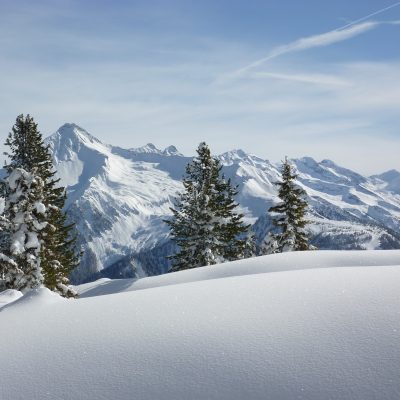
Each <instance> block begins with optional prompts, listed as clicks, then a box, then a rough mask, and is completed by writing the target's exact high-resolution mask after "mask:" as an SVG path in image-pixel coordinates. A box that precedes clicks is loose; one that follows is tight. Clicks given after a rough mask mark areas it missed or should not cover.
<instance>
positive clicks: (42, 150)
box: [3, 115, 78, 297]
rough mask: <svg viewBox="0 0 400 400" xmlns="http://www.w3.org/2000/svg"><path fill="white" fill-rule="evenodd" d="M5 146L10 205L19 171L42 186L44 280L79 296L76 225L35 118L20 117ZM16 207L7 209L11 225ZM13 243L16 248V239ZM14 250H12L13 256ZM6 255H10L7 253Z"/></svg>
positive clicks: (63, 292) (65, 293)
mask: <svg viewBox="0 0 400 400" xmlns="http://www.w3.org/2000/svg"><path fill="white" fill-rule="evenodd" d="M5 144H6V145H7V146H9V147H10V149H11V152H10V154H8V153H6V155H8V156H9V159H10V162H9V164H7V165H6V166H5V168H6V171H7V175H8V177H7V178H6V179H5V198H6V204H7V201H9V202H10V204H11V203H12V198H13V193H12V191H13V188H12V184H11V181H10V178H11V177H12V175H13V174H14V173H15V171H23V172H21V173H23V174H25V175H26V176H30V177H31V179H32V181H33V182H36V185H37V182H40V183H41V202H40V204H41V205H42V206H41V213H40V218H41V221H40V223H42V224H43V225H40V226H41V229H40V232H36V234H37V240H38V243H39V247H38V249H40V250H39V253H38V254H37V255H36V257H37V259H38V260H39V261H38V265H39V264H40V273H41V274H42V278H41V281H43V284H44V285H45V286H46V287H48V288H49V289H51V290H53V291H55V292H58V293H59V294H61V295H62V296H65V297H72V296H75V295H76V293H75V292H74V291H73V290H72V289H71V288H70V287H69V286H68V283H69V280H68V276H69V273H70V272H71V271H72V269H73V268H75V266H76V265H77V264H78V256H77V254H76V251H75V239H74V238H73V237H72V238H71V231H72V229H73V225H67V224H66V214H65V213H64V212H63V207H64V203H65V190H64V188H63V187H60V186H59V185H58V183H59V180H58V179H55V177H54V176H55V173H56V172H55V170H54V168H53V163H52V159H51V156H50V153H49V149H48V147H47V146H45V144H44V142H43V138H42V135H41V134H40V132H39V131H38V128H37V124H36V123H35V122H34V120H33V118H32V117H30V116H29V115H27V116H26V117H24V116H23V115H20V116H18V117H17V120H16V123H15V125H14V126H13V128H12V132H10V134H9V136H8V138H7V140H6V143H5ZM30 189H32V187H30ZM36 203H37V201H36ZM29 207H30V206H29ZM29 207H28V209H29ZM14 208H15V205H14V206H9V207H6V208H5V213H4V218H5V219H6V220H9V221H10V222H11V224H15V216H14V214H13V212H14V211H13V209H14ZM37 213H38V210H37ZM30 229H31V227H29V229H28V230H27V236H26V237H25V239H21V241H22V242H21V243H23V241H24V240H25V244H24V248H25V252H26V241H27V240H28V239H27V237H28V236H29V234H30V232H31V230H30ZM9 244H10V246H11V247H12V238H11V241H9ZM11 247H10V248H9V251H8V252H9V253H10V255H12V250H11ZM3 253H4V254H5V255H6V256H7V250H6V251H5V252H4V251H3ZM15 261H16V263H17V265H18V268H21V265H20V264H19V262H18V260H15ZM6 267H7V266H6ZM6 267H5V268H6ZM21 269H22V268H21ZM9 270H10V268H9ZM22 270H23V269H22ZM23 273H25V272H24V270H23ZM9 285H10V284H9Z"/></svg>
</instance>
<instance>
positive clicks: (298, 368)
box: [0, 251, 400, 400]
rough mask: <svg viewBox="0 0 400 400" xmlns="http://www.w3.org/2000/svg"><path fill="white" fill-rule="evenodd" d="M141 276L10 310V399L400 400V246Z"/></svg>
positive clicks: (5, 365)
mask: <svg viewBox="0 0 400 400" xmlns="http://www.w3.org/2000/svg"><path fill="white" fill-rule="evenodd" d="M278 271H279V272H278ZM140 281H141V280H139V281H137V283H136V286H135V283H134V282H132V281H130V280H121V281H119V282H116V283H115V285H114V286H113V285H112V284H113V283H112V282H109V281H106V280H103V281H100V282H95V283H91V284H88V285H92V286H91V287H89V286H88V285H84V286H81V287H79V288H78V289H79V290H80V291H81V292H82V294H83V296H85V295H86V296H89V295H94V297H82V298H81V299H79V300H65V299H61V298H59V297H58V296H57V295H55V294H53V293H51V292H49V291H48V290H45V289H39V290H36V291H31V292H29V293H28V294H26V295H25V296H24V297H22V298H21V299H19V300H17V301H16V302H14V303H11V304H9V305H8V306H6V307H5V308H3V310H2V312H0V326H1V327H2V340H1V341H0V354H1V363H0V398H1V399H2V400H22V399H23V400H25V399H27V398H29V399H32V400H36V399H37V400H39V399H40V400H50V399H51V400H53V399H77V400H81V399H82V400H93V399H96V400H109V399H118V400H125V399H126V400H128V399H129V400H131V399H133V398H134V399H140V400H141V399H149V400H150V399H151V400H154V399H165V400H169V399H171V400H176V399H208V400H210V399H222V400H225V399H226V400H235V399H238V400H239V399H249V400H250V399H263V400H264V399H274V400H275V399H279V400H292V399H307V400H321V399H346V400H347V399H351V400H356V399H357V400H372V399H381V400H386V399H387V400H389V399H390V400H394V399H398V398H400V342H399V337H400V336H399V332H400V313H399V309H400V296H399V293H400V252H399V251H386V252H382V251H381V252H379V251H364V252H348V253H347V252H331V251H327V252H322V251H315V252H306V253H298V254H295V253H291V254H289V253H288V254H278V255H271V256H264V257H259V258H257V259H252V260H241V261H237V262H233V263H227V264H223V265H216V266H212V267H205V268H199V269H196V270H190V271H183V272H176V273H172V274H168V275H165V276H160V277H152V278H145V279H143V280H142V281H143V282H144V283H143V284H140ZM135 289H142V290H135ZM96 290H97V293H96V292H95V291H96ZM124 290H128V291H126V292H124ZM96 294H97V296H95V295H96ZM105 294H108V295H105Z"/></svg>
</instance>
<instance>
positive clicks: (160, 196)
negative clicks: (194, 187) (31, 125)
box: [46, 124, 400, 283]
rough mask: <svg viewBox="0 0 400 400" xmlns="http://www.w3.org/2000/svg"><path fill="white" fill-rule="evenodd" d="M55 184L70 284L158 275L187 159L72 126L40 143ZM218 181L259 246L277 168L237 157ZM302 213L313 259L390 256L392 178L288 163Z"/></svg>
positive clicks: (399, 201) (393, 243) (397, 226)
mask: <svg viewBox="0 0 400 400" xmlns="http://www.w3.org/2000/svg"><path fill="white" fill-rule="evenodd" d="M46 143H47V144H48V145H49V148H50V150H51V153H52V156H53V161H54V165H55V168H56V169H57V173H58V176H59V178H60V179H61V184H62V185H63V186H65V187H66V188H67V193H68V198H67V203H66V211H67V213H68V217H69V219H70V221H73V222H75V223H76V232H77V235H78V241H79V244H80V245H81V246H82V249H83V251H84V253H83V257H82V260H81V263H80V266H79V267H78V268H77V269H76V270H75V271H74V273H73V275H72V277H71V278H72V281H73V282H74V283H82V282H87V281H90V280H93V279H95V278H98V277H104V276H105V277H111V278H116V277H142V276H147V275H157V274H161V273H165V272H166V271H167V270H168V267H169V265H168V261H167V259H166V256H167V255H169V254H171V253H172V252H173V251H174V244H173V243H172V242H171V241H170V239H169V237H168V227H167V225H166V224H165V222H164V221H163V220H164V219H165V218H168V216H170V215H171V211H170V207H172V206H173V201H174V198H175V197H176V194H177V193H178V192H179V191H181V190H182V188H183V186H182V183H181V178H182V176H183V175H184V171H185V166H186V165H187V163H188V162H190V161H191V159H192V157H186V156H184V155H182V154H181V153H180V152H179V151H178V150H177V149H176V147H175V146H169V147H167V148H166V149H164V150H160V149H157V148H156V147H155V146H154V145H153V144H151V143H149V144H147V145H145V146H143V147H139V148H131V149H123V148H120V147H117V146H112V145H109V144H104V143H102V142H101V141H100V140H98V139H97V138H96V137H94V136H92V135H91V134H89V133H88V132H87V131H85V130H84V129H82V128H80V127H79V126H78V125H75V124H65V125H63V126H62V127H61V128H59V129H58V131H57V132H56V133H54V134H53V135H51V136H49V137H48V138H47V139H46ZM217 157H218V159H219V160H220V161H221V163H222V165H223V173H224V175H225V176H226V177H229V178H231V179H232V182H233V183H234V184H236V185H238V188H239V194H238V196H237V199H236V200H237V201H238V203H239V204H240V209H241V211H242V212H243V213H244V215H245V219H246V222H248V223H251V224H253V230H254V231H255V232H256V237H257V240H258V241H259V242H260V241H262V239H263V238H264V237H265V234H266V233H267V231H268V230H269V229H271V220H270V217H269V216H268V214H267V213H266V210H267V209H268V208H269V207H270V206H271V205H272V204H274V203H276V202H277V201H278V197H277V189H276V186H275V185H274V182H276V181H277V180H279V178H280V173H279V169H280V164H274V163H271V162H269V161H268V160H264V159H262V158H260V157H257V156H255V155H253V154H248V153H246V152H244V151H243V150H232V151H229V152H226V153H224V154H221V155H219V156H217ZM291 162H292V164H293V165H294V167H295V168H296V170H297V173H298V174H299V178H298V183H299V185H300V186H301V187H302V188H303V189H304V190H305V191H306V193H307V198H308V199H307V200H308V202H309V205H310V211H309V216H308V219H309V221H310V224H309V230H310V235H311V238H312V243H313V244H314V245H315V246H317V247H318V248H319V249H343V250H345V249H394V248H397V249H398V248H400V173H399V172H398V171H395V170H392V171H388V172H385V173H383V174H381V175H374V176H371V177H365V176H362V175H360V174H358V173H356V172H354V171H351V170H349V169H346V168H343V167H340V166H338V165H336V164H335V163H334V162H333V161H330V160H323V161H321V162H317V161H315V160H314V159H312V158H310V157H304V158H300V159H292V160H291Z"/></svg>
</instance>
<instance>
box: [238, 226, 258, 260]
mask: <svg viewBox="0 0 400 400" xmlns="http://www.w3.org/2000/svg"><path fill="white" fill-rule="evenodd" d="M256 255H257V243H256V235H255V232H254V231H253V230H251V229H249V231H248V233H247V235H246V237H245V243H244V248H243V255H242V257H241V258H251V257H255V256H256Z"/></svg>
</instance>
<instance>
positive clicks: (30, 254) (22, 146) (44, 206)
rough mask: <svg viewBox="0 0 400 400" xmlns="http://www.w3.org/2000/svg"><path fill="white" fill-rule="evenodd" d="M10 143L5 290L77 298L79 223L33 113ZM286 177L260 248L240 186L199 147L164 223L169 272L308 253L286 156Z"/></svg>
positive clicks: (300, 193)
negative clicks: (73, 282)
mask: <svg viewBox="0 0 400 400" xmlns="http://www.w3.org/2000/svg"><path fill="white" fill-rule="evenodd" d="M5 145H6V146H8V147H9V149H10V152H9V153H5V155H7V156H8V163H6V164H5V166H4V170H5V177H4V178H3V179H2V180H1V181H0V191H1V193H0V195H1V198H2V199H3V200H4V204H3V211H2V213H1V215H0V284H2V285H3V287H5V288H8V289H16V290H20V291H22V292H25V291H27V290H30V289H34V288H38V287H40V286H45V287H47V288H49V289H50V290H52V291H54V292H57V293H59V294H60V295H61V296H64V297H76V296H77V293H76V292H75V291H74V289H73V288H72V287H71V286H70V284H69V275H70V273H71V272H72V270H73V269H74V268H75V267H76V266H78V264H79V259H80V256H81V254H80V252H79V251H78V250H77V246H76V236H75V235H74V224H72V223H68V222H67V214H66V212H65V210H64V205H65V201H66V191H65V188H64V187H62V186H60V185H59V179H56V178H55V175H56V170H55V168H54V166H53V163H52V158H51V153H50V149H49V147H48V146H46V145H45V143H44V141H43V137H42V135H41V133H40V132H39V130H38V126H37V124H36V123H35V122H34V120H33V118H32V117H31V116H30V115H27V116H24V115H19V116H18V117H17V119H16V122H15V124H14V126H13V127H12V130H11V132H10V133H9V135H8V138H7V140H6V142H5ZM281 172H282V180H281V181H279V182H276V185H277V187H278V196H279V198H280V202H279V203H278V204H277V205H275V206H273V207H271V208H270V209H269V212H270V213H271V215H272V218H273V224H274V226H275V232H274V233H272V232H270V233H269V234H268V235H267V237H266V239H265V240H264V242H263V243H262V244H261V246H257V244H256V241H255V235H254V232H253V231H252V229H251V226H250V225H247V224H245V223H244V222H243V217H244V215H243V214H242V213H240V212H238V203H237V202H236V201H235V196H236V195H237V194H238V187H237V186H235V185H233V184H232V182H231V180H230V179H226V178H225V176H224V175H223V173H222V165H221V163H220V161H219V160H218V159H217V158H216V157H214V156H212V154H211V151H210V148H209V147H208V146H207V144H206V143H204V142H203V143H200V145H199V146H198V148H197V156H196V157H195V158H194V159H193V160H192V161H191V162H190V163H189V164H188V165H187V167H186V173H185V176H184V177H183V187H184V190H183V191H182V192H181V193H180V194H179V195H178V197H177V198H176V199H175V202H174V207H173V208H171V211H172V217H171V218H169V219H167V220H165V222H166V223H167V224H168V225H169V228H170V236H171V238H172V240H173V241H174V242H175V243H176V244H177V249H178V250H177V252H176V254H174V255H172V256H169V258H170V260H171V262H172V268H171V271H179V270H184V269H189V268H196V267H201V266H207V265H214V264H219V263H223V262H227V261H234V260H238V259H244V258H250V257H254V256H256V255H262V254H272V253H278V252H285V251H301V250H308V249H310V245H309V244H308V238H307V234H306V231H305V226H306V225H307V223H308V222H307V220H306V219H305V215H306V211H307V203H306V201H305V192H304V190H303V189H301V188H300V187H299V186H298V185H297V184H296V178H297V175H296V173H295V172H294V169H293V167H292V166H291V164H290V162H289V161H288V159H287V158H286V159H285V161H284V162H283V165H282V171H281Z"/></svg>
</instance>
